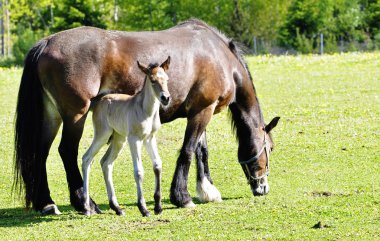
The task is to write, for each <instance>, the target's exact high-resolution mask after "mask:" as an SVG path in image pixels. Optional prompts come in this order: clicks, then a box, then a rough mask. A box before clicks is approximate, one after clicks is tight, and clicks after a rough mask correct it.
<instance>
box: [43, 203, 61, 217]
mask: <svg viewBox="0 0 380 241" xmlns="http://www.w3.org/2000/svg"><path fill="white" fill-rule="evenodd" d="M41 214H42V215H60V214H62V213H61V212H60V211H59V210H58V207H57V205H55V204H49V205H46V206H45V207H44V208H43V209H42V211H41Z"/></svg>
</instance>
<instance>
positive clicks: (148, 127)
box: [129, 117, 160, 139]
mask: <svg viewBox="0 0 380 241" xmlns="http://www.w3.org/2000/svg"><path fill="white" fill-rule="evenodd" d="M159 128H160V120H159V119H158V118H157V117H154V118H153V117H148V118H146V119H143V120H140V121H138V122H136V123H134V124H132V125H131V127H130V131H129V134H132V135H135V136H138V137H140V138H141V139H145V138H147V137H148V136H150V135H152V134H154V133H155V132H156V131H157V130H158V129H159Z"/></svg>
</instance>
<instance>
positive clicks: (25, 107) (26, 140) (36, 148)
mask: <svg viewBox="0 0 380 241" xmlns="http://www.w3.org/2000/svg"><path fill="white" fill-rule="evenodd" d="M47 43H48V41H47V40H46V39H43V40H41V41H39V42H38V43H37V44H36V45H35V46H33V47H32V48H31V49H30V50H29V52H28V54H27V56H26V58H25V64H24V71H23V73H22V77H21V83H20V88H19V92H18V99H17V107H16V113H15V135H14V161H15V170H14V172H15V176H14V183H13V190H14V191H15V190H17V191H18V192H19V194H20V193H21V192H22V189H23V188H24V189H25V205H26V207H27V208H29V207H30V205H31V203H32V202H33V200H34V199H35V197H36V195H38V189H39V187H38V185H39V178H40V176H41V168H42V163H41V162H42V160H41V156H42V148H41V147H42V145H41V139H42V133H41V130H42V128H43V127H42V119H43V100H42V98H43V96H42V95H43V89H42V85H41V82H40V79H39V77H38V73H37V64H38V59H39V57H40V55H41V53H42V51H43V50H44V48H45V47H46V45H47ZM21 180H22V181H23V184H24V185H23V184H22V181H21ZM34 208H35V207H34Z"/></svg>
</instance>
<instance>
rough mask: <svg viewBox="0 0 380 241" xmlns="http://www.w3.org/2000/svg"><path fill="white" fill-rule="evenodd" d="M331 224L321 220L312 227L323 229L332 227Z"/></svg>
mask: <svg viewBox="0 0 380 241" xmlns="http://www.w3.org/2000/svg"><path fill="white" fill-rule="evenodd" d="M330 227H331V226H330V225H328V224H325V223H323V222H321V221H319V222H318V223H316V224H315V225H314V226H313V227H311V228H314V229H323V228H330Z"/></svg>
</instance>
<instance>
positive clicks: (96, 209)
mask: <svg viewBox="0 0 380 241" xmlns="http://www.w3.org/2000/svg"><path fill="white" fill-rule="evenodd" d="M94 211H95V213H97V214H102V213H103V212H102V210H100V209H99V207H98V205H96V204H95V210H94Z"/></svg>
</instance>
